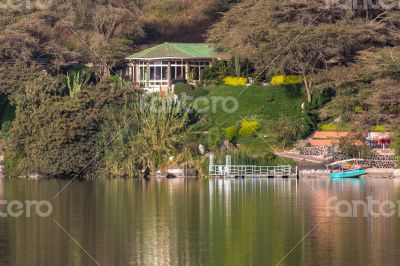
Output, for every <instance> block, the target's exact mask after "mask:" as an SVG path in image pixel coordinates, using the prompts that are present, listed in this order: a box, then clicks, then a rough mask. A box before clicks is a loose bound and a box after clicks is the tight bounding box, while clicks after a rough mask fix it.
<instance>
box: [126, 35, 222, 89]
mask: <svg viewBox="0 0 400 266" xmlns="http://www.w3.org/2000/svg"><path fill="white" fill-rule="evenodd" d="M126 60H128V62H129V64H128V69H127V71H126V72H127V73H126V74H127V75H128V76H129V79H130V80H131V81H132V82H133V83H134V84H136V85H138V86H140V87H141V88H147V89H152V90H153V91H158V90H166V89H171V88H172V87H173V85H174V84H176V83H192V82H196V81H199V80H201V72H202V70H203V69H204V68H205V67H206V66H210V65H212V63H213V62H215V61H219V60H221V58H219V57H218V55H217V53H216V52H215V51H214V49H213V48H212V47H211V46H210V45H209V44H205V43H168V42H167V43H163V44H160V45H157V46H154V47H152V48H149V49H146V50H143V51H140V52H138V53H135V54H133V55H130V56H128V57H127V58H126Z"/></svg>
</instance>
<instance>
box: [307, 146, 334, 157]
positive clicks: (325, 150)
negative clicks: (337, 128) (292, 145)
mask: <svg viewBox="0 0 400 266" xmlns="http://www.w3.org/2000/svg"><path fill="white" fill-rule="evenodd" d="M331 150H332V148H331V147H328V146H319V147H302V148H300V155H306V156H321V155H324V154H329V153H330V152H331Z"/></svg>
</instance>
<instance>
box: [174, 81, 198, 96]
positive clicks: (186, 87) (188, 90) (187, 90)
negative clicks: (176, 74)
mask: <svg viewBox="0 0 400 266" xmlns="http://www.w3.org/2000/svg"><path fill="white" fill-rule="evenodd" d="M193 92H194V86H193V85H190V84H184V83H178V84H176V85H175V88H174V93H175V94H176V95H178V96H182V95H184V94H186V95H193Z"/></svg>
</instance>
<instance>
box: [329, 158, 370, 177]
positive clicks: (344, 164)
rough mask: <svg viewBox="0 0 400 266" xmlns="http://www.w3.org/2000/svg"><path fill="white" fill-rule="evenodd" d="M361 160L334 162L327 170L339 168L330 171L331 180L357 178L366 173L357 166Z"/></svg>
mask: <svg viewBox="0 0 400 266" xmlns="http://www.w3.org/2000/svg"><path fill="white" fill-rule="evenodd" d="M359 161H362V159H350V160H344V161H339V162H334V163H332V164H330V165H328V168H330V169H332V168H339V169H336V170H332V172H331V173H330V176H331V178H359V177H361V176H363V175H365V174H366V173H367V172H366V171H365V170H364V169H362V167H361V166H360V165H359V163H358V162H359Z"/></svg>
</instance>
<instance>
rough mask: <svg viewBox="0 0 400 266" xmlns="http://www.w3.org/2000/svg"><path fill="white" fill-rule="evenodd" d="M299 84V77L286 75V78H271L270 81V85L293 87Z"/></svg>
mask: <svg viewBox="0 0 400 266" xmlns="http://www.w3.org/2000/svg"><path fill="white" fill-rule="evenodd" d="M299 83H301V78H300V76H295V75H288V76H282V75H281V76H273V77H272V79H271V84H272V85H293V84H299Z"/></svg>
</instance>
